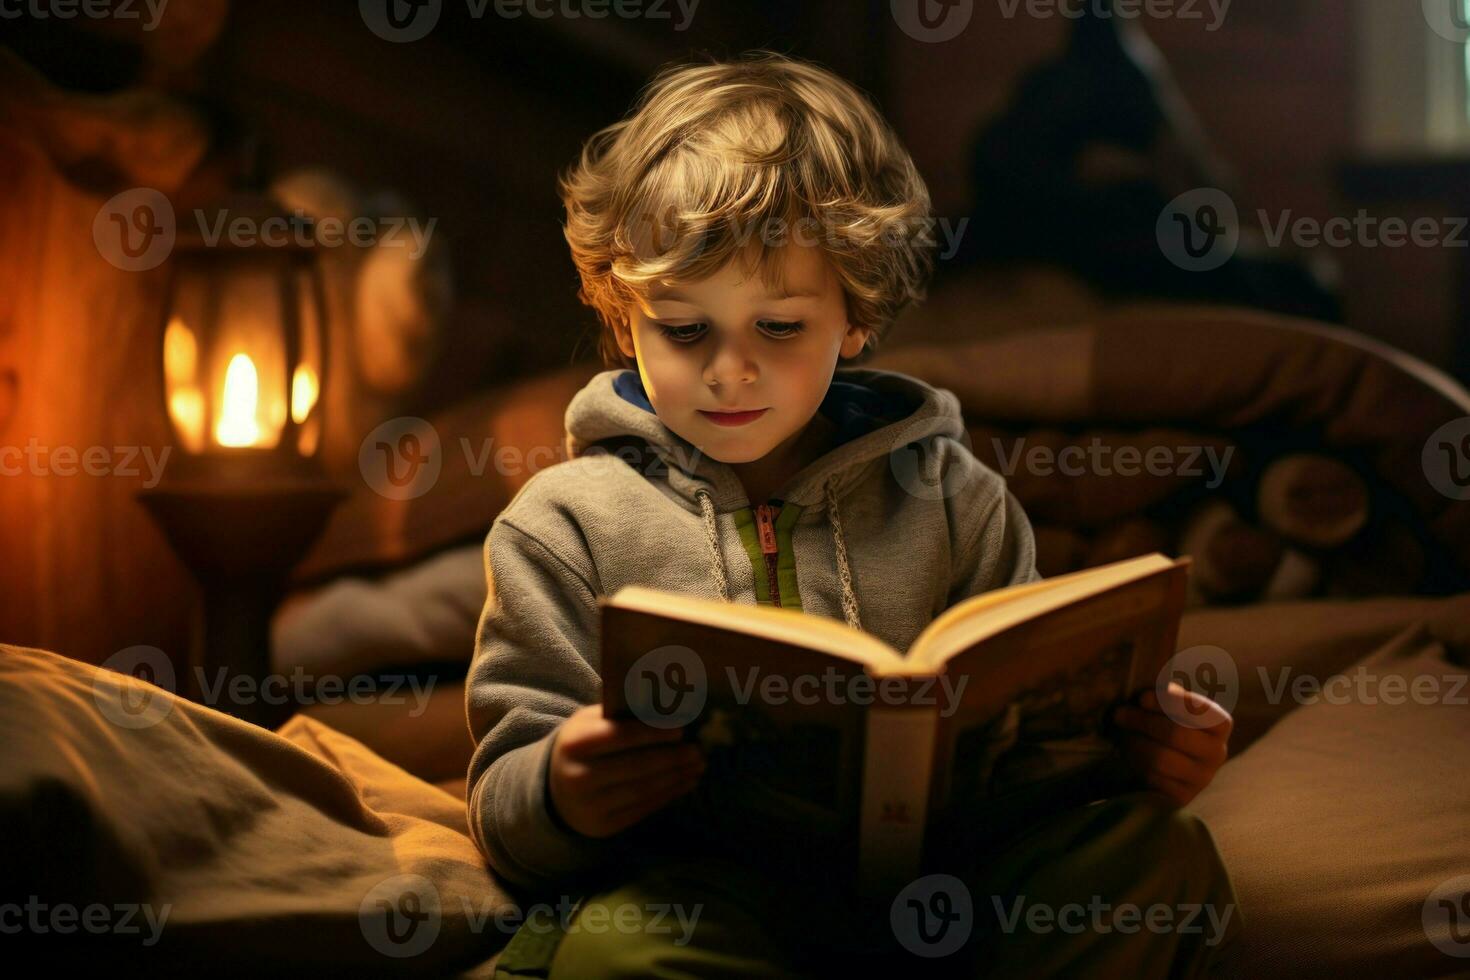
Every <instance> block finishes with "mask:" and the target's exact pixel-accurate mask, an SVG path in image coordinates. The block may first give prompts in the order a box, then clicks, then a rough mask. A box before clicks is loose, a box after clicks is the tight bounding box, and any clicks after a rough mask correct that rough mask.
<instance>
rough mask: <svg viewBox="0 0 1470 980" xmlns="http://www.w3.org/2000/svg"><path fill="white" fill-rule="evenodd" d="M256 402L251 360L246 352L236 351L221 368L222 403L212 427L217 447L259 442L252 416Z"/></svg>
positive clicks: (256, 385) (257, 390)
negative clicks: (222, 370)
mask: <svg viewBox="0 0 1470 980" xmlns="http://www.w3.org/2000/svg"><path fill="white" fill-rule="evenodd" d="M259 402H260V381H259V379H258V378H257V377H256V374H255V362H254V361H252V360H250V357H249V355H247V354H236V355H235V356H234V357H232V358H230V366H229V367H228V368H226V369H225V391H224V403H223V406H222V409H221V411H220V419H219V423H218V424H217V425H216V426H215V429H214V437H215V439H217V440H218V441H219V444H220V445H221V446H253V445H255V444H256V443H258V442H259V441H260V423H259V422H257V421H256V419H255V412H256V408H257V406H258V405H259Z"/></svg>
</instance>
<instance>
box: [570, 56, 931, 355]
mask: <svg viewBox="0 0 1470 980" xmlns="http://www.w3.org/2000/svg"><path fill="white" fill-rule="evenodd" d="M558 188H559V190H560V193H561V197H562V202H563V204H565V206H566V223H565V225H564V226H563V232H564V234H565V235H566V239H567V244H568V245H570V246H571V251H572V259H573V261H574V262H575V263H576V266H577V272H578V275H579V276H580V277H581V283H582V285H581V289H580V290H579V291H578V296H579V297H580V299H581V300H582V302H583V303H586V304H587V305H588V306H591V307H592V308H593V309H594V310H596V311H597V314H598V317H599V318H600V319H601V321H602V324H603V326H604V328H605V329H603V330H602V331H601V335H600V338H599V351H600V353H601V356H602V361H603V364H604V365H606V366H608V367H614V366H621V367H633V366H634V365H633V364H632V363H630V362H629V359H628V358H627V357H626V356H625V355H624V354H623V353H622V351H621V350H620V349H619V348H618V345H617V340H616V337H615V335H614V332H613V331H614V328H615V327H616V326H619V325H622V324H625V323H626V322H627V320H628V314H629V310H630V309H631V308H632V307H633V306H634V305H635V303H636V302H637V301H638V300H640V299H646V297H647V295H648V289H649V287H650V286H651V285H653V284H655V283H662V284H665V285H675V284H678V283H683V282H693V281H697V280H700V279H703V278H706V277H707V276H710V275H712V274H714V273H715V272H717V271H719V270H720V269H722V268H724V267H725V266H726V265H727V264H728V263H729V262H730V261H731V259H732V258H737V257H738V258H739V260H740V262H741V264H742V267H743V268H744V269H745V270H746V271H747V273H748V272H749V271H751V270H753V269H757V268H758V269H759V270H760V274H761V276H762V278H763V280H764V281H765V282H766V283H767V284H769V285H774V286H777V287H779V286H781V285H782V284H781V281H780V280H781V269H782V263H781V262H780V261H779V259H780V255H781V251H782V249H783V248H784V246H785V239H786V232H787V231H788V230H789V231H790V232H791V238H792V239H793V240H796V241H803V237H802V229H804V228H805V229H812V228H816V229H818V230H819V232H820V234H819V235H817V236H816V243H817V244H819V245H820V246H821V247H822V249H823V251H824V254H825V256H826V258H827V259H828V261H829V262H830V263H831V265H832V267H833V269H834V271H835V272H836V275H837V278H838V281H839V282H840V283H841V285H842V288H843V291H844V294H845V296H846V300H847V313H848V321H849V323H851V324H852V325H853V326H860V327H866V328H868V329H869V330H870V331H871V332H870V335H869V341H868V346H869V348H872V347H874V346H876V344H877V342H878V341H879V339H881V337H882V336H883V335H884V333H885V332H886V330H887V328H888V326H889V325H890V324H891V323H892V322H893V320H894V318H895V317H896V316H897V315H898V313H899V311H901V310H902V309H903V308H904V307H905V306H907V305H908V304H909V303H916V302H920V301H922V300H923V299H924V297H925V290H926V286H927V284H928V281H929V276H930V275H931V273H932V272H933V267H934V258H933V240H932V238H931V237H930V236H928V235H927V234H924V233H923V232H925V231H926V230H927V229H928V226H929V223H930V222H931V215H930V201H929V191H928V188H927V187H926V186H925V185H924V181H923V178H921V177H920V176H919V173H918V171H917V169H915V167H914V163H913V160H912V159H910V157H909V154H908V151H906V150H905V149H904V148H903V145H902V144H901V143H900V142H899V140H898V137H897V136H896V135H895V134H894V132H893V130H892V129H891V128H890V127H889V125H888V124H887V123H886V122H885V121H884V120H883V118H882V116H880V115H879V113H878V111H877V109H876V108H875V107H874V106H873V104H872V103H871V102H870V101H869V100H868V98H867V97H866V96H864V95H863V94H862V93H860V92H859V91H858V90H857V89H856V88H855V87H854V86H853V85H851V84H850V83H848V82H846V81H844V80H843V79H841V78H839V77H838V76H837V75H834V74H833V73H832V72H830V71H828V70H827V69H825V68H822V67H820V66H818V65H815V64H812V63H810V62H806V61H801V60H799V59H796V58H792V57H789V56H787V55H783V54H779V53H776V52H773V51H766V50H757V51H751V52H747V53H745V54H743V55H741V56H740V57H738V58H736V59H734V60H729V61H704V62H693V63H682V64H674V65H670V66H666V67H665V68H663V69H662V70H660V71H659V73H658V74H657V75H656V76H655V77H654V78H653V80H652V81H650V82H649V84H648V85H647V87H645V89H644V90H643V92H642V93H641V95H640V96H639V98H638V101H637V103H636V104H635V105H634V107H633V110H632V111H631V112H630V113H629V115H627V116H626V117H625V118H623V119H621V120H619V121H618V122H616V123H613V124H612V125H611V126H608V127H606V128H605V129H602V130H600V131H598V132H597V133H595V134H594V135H593V136H592V137H591V138H590V139H588V140H587V142H586V144H585V145H584V146H583V147H582V152H581V158H580V160H579V161H578V162H577V163H575V164H574V165H573V166H572V167H570V168H569V169H568V170H567V171H566V172H565V173H564V174H562V175H561V176H560V177H559V179H558ZM753 229H759V232H760V233H759V234H758V235H756V236H755V237H751V231H752V230H753ZM810 240H811V237H810V236H807V241H810ZM803 243H805V242H803Z"/></svg>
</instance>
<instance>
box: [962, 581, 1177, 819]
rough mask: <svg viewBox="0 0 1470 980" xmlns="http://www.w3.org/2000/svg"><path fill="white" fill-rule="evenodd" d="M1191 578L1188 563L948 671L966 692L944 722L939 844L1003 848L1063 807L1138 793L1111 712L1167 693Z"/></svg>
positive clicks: (977, 650) (984, 649) (1050, 619)
mask: <svg viewBox="0 0 1470 980" xmlns="http://www.w3.org/2000/svg"><path fill="white" fill-rule="evenodd" d="M1186 576H1187V563H1183V562H1181V563H1179V564H1177V565H1174V564H1172V563H1171V565H1170V566H1169V567H1167V568H1165V569H1164V570H1163V571H1161V572H1156V573H1154V574H1151V575H1149V576H1147V577H1145V578H1142V579H1137V580H1134V581H1131V582H1129V583H1127V584H1125V585H1123V586H1120V587H1116V588H1114V589H1113V590H1111V591H1108V592H1103V593H1100V594H1097V593H1095V594H1093V595H1091V596H1089V597H1087V598H1085V599H1083V600H1080V601H1076V602H1074V603H1072V604H1070V605H1068V606H1066V607H1064V608H1063V609H1062V610H1061V611H1060V612H1059V613H1058V614H1056V615H1052V616H1046V617H1041V618H1039V619H1033V620H1028V621H1025V622H1023V623H1021V624H1018V625H1016V626H1014V627H1013V628H1010V629H1008V630H1006V631H1004V632H1002V633H1000V634H998V635H996V636H993V637H990V638H988V639H986V640H985V641H984V642H983V643H981V644H979V645H978V646H975V647H972V648H970V649H968V650H966V651H965V652H963V653H961V654H959V655H958V656H955V657H953V658H951V659H950V660H949V661H948V662H947V663H946V664H945V673H946V675H948V676H949V677H950V680H951V686H952V687H953V688H955V689H961V684H962V683H963V688H962V689H963V692H964V693H963V695H962V696H961V697H960V699H959V702H958V708H957V709H956V710H954V711H952V712H950V713H949V714H948V715H947V716H945V717H942V718H941V719H940V725H941V732H940V736H939V739H938V747H937V750H936V761H935V773H936V775H935V782H934V797H933V805H934V809H935V811H936V817H937V822H938V823H939V824H940V826H939V827H938V828H937V830H936V839H937V840H940V841H943V844H942V845H936V846H948V847H961V846H975V847H985V846H996V844H997V841H998V840H1000V839H1001V838H1003V837H1004V836H1005V835H1007V834H1009V833H1012V832H1015V831H1017V830H1020V829H1024V827H1025V826H1027V825H1028V824H1029V823H1031V822H1034V821H1035V820H1038V819H1043V818H1044V817H1046V816H1047V815H1049V814H1051V813H1054V812H1056V811H1058V810H1060V809H1064V808H1067V807H1072V806H1080V805H1082V804H1085V803H1088V802H1091V801H1092V800H1095V799H1102V798H1104V797H1107V796H1110V795H1114V794H1116V793H1118V792H1121V791H1123V790H1124V789H1125V788H1129V787H1128V783H1129V781H1130V780H1131V779H1132V778H1133V777H1132V775H1131V773H1130V772H1129V771H1128V770H1127V768H1126V767H1125V766H1123V765H1122V764H1121V756H1120V755H1119V753H1118V751H1117V746H1116V743H1115V742H1114V741H1113V738H1112V737H1111V736H1112V731H1111V724H1110V721H1109V719H1110V715H1111V712H1112V710H1113V708H1114V707H1116V706H1117V705H1118V704H1119V703H1122V702H1124V701H1128V700H1131V699H1132V698H1133V697H1134V696H1136V694H1137V693H1138V692H1139V691H1141V690H1142V689H1144V688H1148V687H1153V686H1155V685H1156V683H1157V682H1158V678H1159V677H1160V675H1161V672H1162V671H1163V670H1164V668H1165V666H1166V665H1167V664H1168V661H1169V658H1170V657H1171V656H1172V655H1173V653H1174V649H1175V642H1176V640H1177V637H1178V627H1179V617H1180V613H1181V612H1182V609H1183V605H1184V588H1185V578H1186ZM1132 788H1141V787H1132Z"/></svg>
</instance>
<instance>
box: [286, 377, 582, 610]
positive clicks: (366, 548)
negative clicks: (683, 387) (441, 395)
mask: <svg viewBox="0 0 1470 980" xmlns="http://www.w3.org/2000/svg"><path fill="white" fill-rule="evenodd" d="M600 370H601V368H600V367H599V366H597V365H594V364H574V365H571V366H569V367H566V368H563V369H562V370H560V371H555V372H552V373H550V374H543V375H538V376H536V377H533V378H529V379H527V380H525V381H521V382H519V383H517V384H513V385H508V386H506V387H503V388H496V389H495V390H493V391H489V392H484V393H481V394H478V395H475V396H474V397H472V398H468V399H465V400H463V401H460V402H457V403H455V404H454V405H452V406H451V407H449V408H447V409H445V410H444V411H442V412H439V413H437V414H435V415H433V416H432V417H430V418H429V419H427V420H425V421H427V422H428V423H429V424H430V425H431V426H432V427H433V435H434V436H435V437H436V438H437V441H438V450H437V453H433V452H432V447H428V448H429V450H430V452H431V455H433V456H435V457H436V458H437V461H438V462H439V464H440V469H439V473H438V475H437V477H436V478H435V479H434V480H433V482H432V484H431V485H430V486H429V487H428V489H427V490H425V491H424V492H423V493H421V494H419V495H418V496H412V497H408V498H406V499H398V498H397V497H390V496H385V495H384V494H382V493H379V492H378V490H377V489H375V486H380V485H382V484H383V483H384V482H385V481H383V480H382V479H381V473H380V472H379V473H373V472H371V470H372V468H373V466H374V463H375V462H377V457H374V456H373V454H372V453H371V452H368V453H365V454H364V455H365V456H366V459H367V461H366V462H361V463H360V464H359V466H357V467H355V468H354V469H353V470H352V471H350V472H348V473H345V474H343V473H339V474H335V478H336V479H337V480H338V481H339V482H341V483H342V484H343V486H344V487H346V488H347V490H348V491H349V494H350V495H349V497H348V498H347V500H346V501H345V502H344V503H343V504H342V505H341V506H340V507H338V508H337V510H336V511H334V512H333V514H332V517H331V520H330V521H329V522H328V523H327V527H326V529H325V530H324V531H323V532H322V535H321V537H320V538H318V539H317V541H316V542H315V544H313V546H312V548H311V550H310V551H308V552H307V554H306V557H305V558H304V559H302V561H301V562H300V564H298V565H297V567H296V568H295V569H294V570H293V571H292V576H291V583H292V585H293V586H295V587H298V588H299V587H303V586H307V585H311V584H315V583H319V582H322V581H325V580H327V579H329V578H331V577H333V576H336V575H341V574H343V573H345V572H349V571H350V572H365V571H371V572H381V571H383V570H385V569H389V568H394V567H397V566H401V565H403V564H406V563H408V562H412V561H416V560H417V559H419V558H422V557H424V556H425V555H428V554H431V553H433V552H435V551H437V550H439V549H441V548H446V547H449V546H450V545H456V544H463V543H465V542H468V541H475V542H482V541H484V539H485V535H486V534H487V533H489V531H490V525H491V523H493V522H494V520H495V517H496V515H498V514H499V513H500V511H501V510H502V509H503V508H504V507H505V505H506V504H508V503H510V500H511V498H512V497H514V496H515V494H516V492H517V491H518V490H519V489H520V488H521V487H522V486H523V485H524V484H525V483H526V481H527V480H529V479H530V478H531V477H532V476H533V475H535V473H537V472H538V471H539V470H541V469H543V468H545V467H546V466H550V465H552V464H555V463H558V462H561V461H562V460H563V459H565V458H566V451H565V448H564V446H565V434H566V433H565V419H566V410H567V405H568V404H569V403H570V402H571V400H572V396H573V395H575V394H576V393H577V392H578V391H580V390H581V389H582V388H583V387H584V386H585V385H586V384H587V382H588V381H589V380H590V379H591V378H592V376H593V375H594V374H596V373H598V372H599V371H600ZM392 421H393V423H396V422H398V421H400V420H392ZM389 424H391V423H385V425H389ZM394 434H396V430H395V431H394ZM378 437H379V436H378V435H377V434H376V433H372V434H369V436H368V439H367V440H364V445H368V442H369V440H374V439H376V438H378ZM390 437H391V436H390ZM371 448H372V447H371V446H369V449H371ZM377 469H379V470H381V463H377Z"/></svg>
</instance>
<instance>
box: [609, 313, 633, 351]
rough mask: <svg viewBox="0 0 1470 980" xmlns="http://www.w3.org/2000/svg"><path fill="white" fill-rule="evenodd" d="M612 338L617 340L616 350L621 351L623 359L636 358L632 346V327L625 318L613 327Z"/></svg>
mask: <svg viewBox="0 0 1470 980" xmlns="http://www.w3.org/2000/svg"><path fill="white" fill-rule="evenodd" d="M613 336H614V337H615V338H617V342H618V350H620V351H622V352H623V355H624V356H625V357H630V358H631V357H636V356H637V353H636V350H635V348H634V346H633V327H632V325H631V324H630V323H629V321H628V318H627V317H626V316H624V317H623V319H622V320H621V321H620V322H619V323H617V324H616V325H614V327H613Z"/></svg>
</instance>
